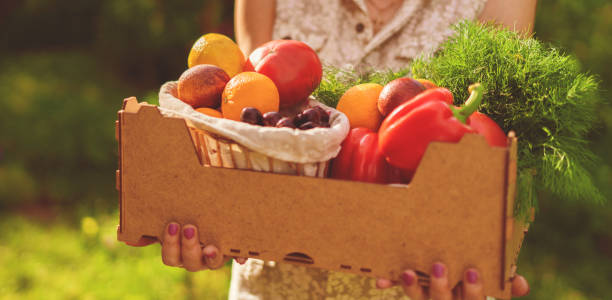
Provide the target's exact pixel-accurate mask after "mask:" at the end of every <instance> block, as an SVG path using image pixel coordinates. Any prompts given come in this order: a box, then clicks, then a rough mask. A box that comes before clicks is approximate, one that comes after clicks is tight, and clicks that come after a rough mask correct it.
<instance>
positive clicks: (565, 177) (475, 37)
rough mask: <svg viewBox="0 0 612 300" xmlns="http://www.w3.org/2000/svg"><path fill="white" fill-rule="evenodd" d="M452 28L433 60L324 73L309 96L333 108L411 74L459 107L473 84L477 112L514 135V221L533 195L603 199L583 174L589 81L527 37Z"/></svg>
mask: <svg viewBox="0 0 612 300" xmlns="http://www.w3.org/2000/svg"><path fill="white" fill-rule="evenodd" d="M455 30H456V32H455V34H454V35H453V36H452V37H451V38H450V39H449V40H447V41H446V42H445V43H443V44H442V45H441V48H440V50H439V51H438V52H437V53H435V54H434V55H433V56H430V57H421V58H418V59H416V60H415V61H414V62H413V63H412V65H411V72H407V70H402V71H400V72H396V73H394V72H391V71H376V72H365V73H358V72H354V71H353V70H339V69H333V68H329V69H326V71H325V76H324V79H323V82H322V83H321V86H320V87H319V89H318V90H317V91H316V93H315V96H316V97H317V98H318V99H319V100H321V101H323V102H324V103H327V104H328V105H332V106H335V104H336V103H337V101H338V99H339V97H340V96H341V95H342V93H344V91H346V89H348V88H349V87H351V86H353V85H355V84H359V83H364V82H377V83H381V84H385V83H387V82H388V81H390V80H393V79H395V78H398V77H402V76H405V75H408V74H409V73H411V74H410V75H411V76H413V77H415V78H425V79H429V80H431V81H433V82H435V83H436V84H437V85H438V86H443V87H446V88H448V89H449V90H451V91H452V92H453V95H454V96H455V102H456V103H455V104H456V105H459V104H462V103H463V102H464V101H465V99H467V98H468V89H467V88H468V86H469V85H470V84H472V83H475V82H479V83H481V84H482V85H483V86H484V87H485V90H486V91H487V93H486V95H485V97H484V99H483V104H482V105H481V107H480V111H482V112H483V113H485V114H487V115H489V116H490V117H491V118H493V119H494V120H495V121H496V122H497V124H499V125H500V126H501V127H502V128H503V129H504V131H505V132H508V131H510V130H513V131H515V132H516V135H517V137H518V141H519V142H518V156H519V159H518V178H517V199H516V207H515V215H516V216H518V217H522V218H523V219H525V218H526V217H528V215H529V214H530V211H531V208H532V207H537V195H538V194H539V193H540V192H548V193H552V194H554V195H557V196H559V197H563V198H566V199H571V200H587V201H593V202H601V201H603V200H604V198H603V196H602V194H601V193H600V192H599V191H598V189H597V188H596V187H595V185H594V183H593V179H592V177H591V174H590V173H589V171H588V170H589V169H590V168H591V167H592V166H593V164H594V163H595V162H596V161H597V158H596V157H595V155H594V154H593V153H592V152H591V151H590V150H589V148H588V140H587V134H588V133H589V132H590V131H591V130H592V129H593V126H594V125H595V124H596V122H597V114H596V109H597V106H598V104H599V103H600V98H599V97H598V82H597V80H596V79H595V78H594V77H593V76H591V75H589V74H587V73H584V72H582V71H581V70H580V65H579V63H578V61H577V60H576V59H575V58H574V57H572V56H570V55H566V54H564V53H562V52H561V51H560V50H558V49H555V48H554V47H550V46H549V45H546V44H544V43H541V42H540V41H538V40H536V39H535V38H524V37H521V36H520V35H519V34H517V33H515V32H513V31H509V30H506V29H503V28H500V27H496V26H493V25H482V24H478V23H475V22H471V21H466V22H463V23H460V24H458V25H457V26H456V27H455Z"/></svg>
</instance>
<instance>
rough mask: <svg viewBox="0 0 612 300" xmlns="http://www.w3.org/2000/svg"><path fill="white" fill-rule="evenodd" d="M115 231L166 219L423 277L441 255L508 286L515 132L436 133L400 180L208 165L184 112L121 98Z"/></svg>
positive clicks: (272, 248) (151, 229) (494, 285)
mask: <svg viewBox="0 0 612 300" xmlns="http://www.w3.org/2000/svg"><path fill="white" fill-rule="evenodd" d="M117 138H118V141H119V150H120V151H119V152H120V162H119V170H118V171H117V188H118V190H119V192H120V226H119V229H118V239H119V240H121V241H124V242H132V243H133V242H136V241H138V240H139V239H140V238H141V237H143V236H149V237H161V236H163V230H164V229H165V226H166V224H167V223H168V222H172V221H173V222H178V223H180V224H193V225H196V226H198V228H199V229H200V230H199V233H200V236H199V238H200V241H201V242H202V243H203V244H211V243H212V244H214V245H216V246H217V247H218V248H219V250H220V251H221V252H222V253H223V254H225V255H229V256H242V257H251V258H258V259H263V260H272V261H277V262H286V263H293V264H299V265H304V266H309V267H318V268H324V269H328V270H334V271H342V272H350V273H356V274H361V275H365V276H370V277H383V278H390V279H393V280H397V279H399V276H400V274H401V272H402V271H403V270H405V269H408V268H411V269H415V270H418V271H419V274H420V278H419V282H420V283H421V284H427V281H428V276H429V273H430V269H431V265H432V264H433V263H434V262H437V261H441V262H444V263H445V264H446V265H447V267H448V269H449V279H450V283H451V284H452V285H455V284H457V283H459V281H460V280H461V278H462V274H463V271H464V270H465V269H466V268H468V267H475V268H478V269H479V271H480V272H481V276H482V278H483V279H484V288H485V293H486V294H487V295H489V296H493V297H497V298H506V299H508V298H510V277H511V276H512V275H513V266H514V264H515V262H516V257H517V254H518V250H519V249H520V244H521V242H522V238H523V236H524V230H525V227H524V225H523V224H521V223H519V222H515V221H514V219H513V214H512V208H513V205H514V189H515V179H516V139H515V138H511V139H510V146H509V147H508V148H507V149H506V148H494V147H493V148H492V147H489V146H488V145H487V143H486V141H485V140H484V138H482V137H481V136H477V135H472V134H468V135H466V136H465V137H464V138H463V139H462V140H461V141H460V142H459V143H457V144H450V143H432V144H431V145H430V146H429V148H428V149H427V152H426V154H425V156H424V157H423V160H422V161H421V164H420V166H419V169H418V170H417V172H416V174H415V176H414V178H413V180H412V182H411V183H410V185H407V186H405V185H404V186H390V185H382V184H369V183H361V182H351V181H343V180H335V179H323V178H314V177H306V176H294V175H281V174H274V173H267V172H256V171H247V170H238V169H228V168H215V167H209V166H206V163H205V160H203V159H202V158H201V156H199V154H198V153H199V152H198V151H197V147H198V146H197V142H194V139H192V134H191V133H190V129H189V128H188V126H187V124H186V122H185V120H183V119H179V118H170V117H164V116H162V115H161V113H160V112H159V110H158V109H157V108H156V107H155V106H152V105H147V104H142V103H141V104H139V103H137V102H136V100H135V99H131V100H127V101H126V102H125V104H124V110H122V111H120V112H119V120H118V124H117Z"/></svg>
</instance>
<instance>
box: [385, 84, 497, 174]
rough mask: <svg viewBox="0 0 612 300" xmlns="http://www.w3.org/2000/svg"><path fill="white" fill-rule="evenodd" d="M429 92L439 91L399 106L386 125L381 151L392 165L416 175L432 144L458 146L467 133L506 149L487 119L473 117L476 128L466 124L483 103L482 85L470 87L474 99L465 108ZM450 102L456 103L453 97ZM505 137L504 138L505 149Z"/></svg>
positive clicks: (480, 115)
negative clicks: (481, 136) (446, 143)
mask: <svg viewBox="0 0 612 300" xmlns="http://www.w3.org/2000/svg"><path fill="white" fill-rule="evenodd" d="M436 90H440V89H436ZM428 91H435V90H427V91H425V92H423V93H421V94H420V95H419V96H417V97H415V98H413V99H412V100H410V101H408V102H406V103H403V104H402V105H400V106H398V107H397V108H395V110H393V112H391V114H390V115H389V116H388V117H387V118H386V119H385V120H384V121H383V122H382V124H381V126H380V129H379V148H380V151H381V152H382V153H383V154H384V155H385V157H386V159H387V161H388V162H389V163H390V164H391V165H393V166H396V167H398V168H401V169H403V170H405V171H406V172H414V171H415V170H416V168H417V166H418V164H419V162H420V161H421V158H422V157H423V154H424V153H425V150H426V149H427V146H428V145H429V143H430V142H433V141H438V142H452V143H456V142H459V141H460V140H461V138H462V137H463V135H464V134H466V133H479V134H481V135H483V136H484V137H485V138H486V139H487V141H488V142H489V144H490V145H492V146H503V147H505V146H506V145H505V141H506V138H505V134H504V132H503V131H502V130H501V128H499V126H497V124H496V123H495V122H494V121H492V120H490V119H489V118H488V117H487V116H485V115H483V114H478V115H476V117H472V119H471V120H470V122H471V124H472V125H473V126H474V127H471V126H468V125H467V124H466V122H468V119H469V118H470V116H472V115H473V113H474V112H475V111H476V110H477V109H478V106H479V105H480V102H481V100H482V94H483V91H482V86H481V85H480V84H474V85H472V86H470V92H471V95H470V98H469V99H468V100H467V101H466V103H465V106H463V107H462V108H457V107H454V106H453V105H452V104H451V103H449V97H448V95H447V94H446V92H444V93H443V92H442V91H438V92H436V93H434V92H430V93H427V92H428ZM447 91H448V90H447ZM447 93H450V91H448V92H447ZM450 99H451V101H452V97H451V98H450ZM489 121H490V122H489ZM501 136H503V137H504V144H503V145H501V142H500V137H501Z"/></svg>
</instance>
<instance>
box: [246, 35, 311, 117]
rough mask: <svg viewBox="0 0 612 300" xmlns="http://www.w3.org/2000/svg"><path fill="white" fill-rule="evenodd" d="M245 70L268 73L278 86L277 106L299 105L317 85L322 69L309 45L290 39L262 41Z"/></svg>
mask: <svg viewBox="0 0 612 300" xmlns="http://www.w3.org/2000/svg"><path fill="white" fill-rule="evenodd" d="M245 71H255V72H258V73H261V74H264V75H266V76H268V77H269V78H270V79H272V81H274V83H275V84H276V87H277V88H278V94H279V96H280V107H281V108H285V107H291V106H294V105H297V104H300V103H302V102H304V101H306V99H308V96H309V95H310V94H311V93H312V92H313V91H314V90H315V89H316V88H317V86H319V83H321V76H322V75H323V69H322V67H321V61H319V57H318V56H317V54H316V53H315V52H314V50H312V49H311V48H310V47H309V46H308V45H306V44H304V43H302V42H299V41H292V40H277V41H271V42H267V43H265V44H263V45H262V46H260V47H259V48H257V49H255V51H253V53H251V55H250V56H249V59H248V60H247V62H246V65H245Z"/></svg>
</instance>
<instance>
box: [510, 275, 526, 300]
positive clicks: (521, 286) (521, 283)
mask: <svg viewBox="0 0 612 300" xmlns="http://www.w3.org/2000/svg"><path fill="white" fill-rule="evenodd" d="M527 294H529V283H527V280H526V279H525V277H523V276H521V275H516V276H514V278H512V297H522V296H527Z"/></svg>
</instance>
